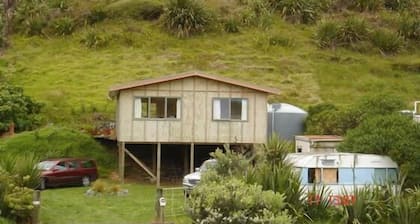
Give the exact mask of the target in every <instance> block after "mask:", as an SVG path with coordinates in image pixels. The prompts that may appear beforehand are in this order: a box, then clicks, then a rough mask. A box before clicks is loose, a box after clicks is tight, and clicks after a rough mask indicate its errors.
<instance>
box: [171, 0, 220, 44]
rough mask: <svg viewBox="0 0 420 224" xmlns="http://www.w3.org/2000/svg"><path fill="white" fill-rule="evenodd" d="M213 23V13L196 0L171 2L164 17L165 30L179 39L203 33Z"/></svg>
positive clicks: (175, 0)
mask: <svg viewBox="0 0 420 224" xmlns="http://www.w3.org/2000/svg"><path fill="white" fill-rule="evenodd" d="M212 23H213V16H212V15H211V13H210V12H209V11H207V9H206V8H205V7H204V5H203V4H202V3H201V1H195V0H170V1H169V3H168V5H167V10H166V12H165V13H164V16H163V24H164V26H165V28H166V29H167V30H168V31H169V32H171V33H173V34H174V35H176V36H177V37H189V36H191V35H194V34H198V33H203V32H205V31H207V30H208V29H210V26H211V25H212Z"/></svg>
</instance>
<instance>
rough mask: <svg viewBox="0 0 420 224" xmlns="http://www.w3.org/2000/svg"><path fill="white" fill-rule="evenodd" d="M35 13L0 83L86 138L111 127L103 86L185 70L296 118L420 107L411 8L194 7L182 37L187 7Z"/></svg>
mask: <svg viewBox="0 0 420 224" xmlns="http://www.w3.org/2000/svg"><path fill="white" fill-rule="evenodd" d="M27 2H30V1H21V2H20V4H24V3H25V4H26V3H27ZM36 2H38V3H35V4H38V6H39V5H42V4H44V6H45V8H42V7H35V6H31V5H30V4H29V3H27V4H28V5H26V7H27V8H30V7H32V8H30V9H32V10H28V11H24V9H20V10H21V11H18V12H19V13H21V14H19V13H17V14H16V15H15V20H16V21H15V25H14V26H15V27H14V34H13V36H12V38H11V47H10V48H9V49H7V51H6V52H5V54H4V55H3V56H1V58H0V72H1V74H0V76H3V77H5V78H6V79H7V80H9V81H11V82H12V83H13V84H15V85H18V86H22V87H23V88H24V90H25V93H26V94H27V95H29V96H31V97H33V98H34V99H35V100H37V101H40V102H42V103H44V104H45V106H44V108H43V115H44V121H45V123H60V124H65V125H68V126H73V127H77V128H90V127H89V126H90V125H91V123H92V121H93V120H98V119H99V120H100V119H113V113H114V106H115V105H114V102H113V101H112V100H110V99H109V98H108V97H107V91H108V89H109V87H110V86H112V85H114V84H118V83H123V82H127V81H132V80H136V79H145V78H151V77H157V76H162V75H168V74H174V73H178V72H184V71H189V70H201V71H204V72H206V73H210V74H213V73H214V74H218V75H223V76H227V77H231V78H235V79H240V80H243V81H248V82H252V83H255V84H259V85H266V86H271V87H275V88H277V89H279V90H280V95H279V96H273V97H271V98H270V101H271V102H288V103H292V104H295V105H299V106H302V107H304V108H307V107H308V106H309V105H313V104H317V103H321V102H328V103H334V104H339V105H340V104H341V105H342V104H348V103H351V102H353V101H355V100H357V99H359V98H360V97H361V96H364V95H366V94H370V93H376V92H387V93H389V94H392V95H398V96H400V97H401V98H402V99H404V101H405V102H406V105H407V108H410V109H411V104H412V102H413V101H414V100H419V93H420V50H419V49H420V38H419V36H420V31H419V30H420V28H419V26H420V25H419V24H420V22H419V21H420V20H419V17H418V15H419V13H418V11H416V10H417V9H418V7H417V6H416V5H415V3H416V1H415V0H413V1H410V0H405V1H392V0H385V1H379V0H378V1H375V0H373V1H363V0H352V1H340V0H335V1H334V0H323V1H314V0H298V1H289V0H278V1H276V0H269V1H268V0H267V1H263V0H258V1H257V0H255V1H251V0H249V1H246V0H237V1H235V0H211V1H204V3H203V2H199V1H198V3H197V2H196V1H193V2H195V3H194V4H197V5H194V6H193V7H192V8H194V7H196V8H199V9H200V10H202V11H200V10H199V13H202V14H196V15H192V16H191V17H189V18H198V19H197V20H194V21H193V23H192V24H193V25H191V27H196V28H197V29H192V30H189V28H188V26H187V27H182V26H180V25H179V23H180V22H179V21H178V20H176V19H174V16H173V15H172V17H171V12H172V13H173V12H174V11H173V10H174V8H171V4H173V5H175V6H177V4H178V5H179V4H180V2H184V3H185V2H186V3H185V4H189V3H188V2H191V0H178V1H176V0H172V1H169V2H170V3H167V2H166V1H151V0H150V1H144V0H119V1H116V0H115V1H111V0H96V1H77V0H74V1H72V0H67V1H66V0H62V1H58V0H49V1H47V0H38V1H36ZM395 2H398V4H397V3H395ZM401 2H403V3H407V5H404V4H403V3H401ZM41 3H42V4H41ZM298 3H299V4H300V5H297V4H298ZM391 3H395V4H397V5H390V4H391ZM20 6H22V5H20ZM44 6H43V7H44ZM305 7H312V8H309V9H311V10H312V11H311V10H309V11H308V10H305V9H306V8H305ZM416 7H417V8H416ZM294 9H296V10H294ZM171 10H172V11H171ZM175 12H176V11H175ZM308 12H309V14H308ZM312 12H313V13H312ZM25 13H26V14H25ZM203 13H204V14H203ZM22 15H23V16H22ZM28 15H29V16H28ZM175 15H179V13H175ZM200 16H202V17H200ZM171 19H172V20H171ZM199 19H201V20H199ZM194 22H197V23H194ZM171 24H172V25H174V24H175V26H174V27H175V28H174V27H173V26H171ZM404 24H405V25H404Z"/></svg>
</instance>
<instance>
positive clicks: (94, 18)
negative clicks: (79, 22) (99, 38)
mask: <svg viewBox="0 0 420 224" xmlns="http://www.w3.org/2000/svg"><path fill="white" fill-rule="evenodd" d="M107 16H108V15H107V13H106V11H105V10H104V9H102V8H96V9H93V10H91V11H90V12H89V14H88V15H87V17H86V22H87V24H89V25H93V24H95V23H99V22H102V21H104V20H105V19H106V18H107Z"/></svg>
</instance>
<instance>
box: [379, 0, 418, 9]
mask: <svg viewBox="0 0 420 224" xmlns="http://www.w3.org/2000/svg"><path fill="white" fill-rule="evenodd" d="M384 6H385V8H387V9H391V10H395V11H399V10H405V9H409V8H410V7H411V6H413V1H412V0H385V2H384Z"/></svg>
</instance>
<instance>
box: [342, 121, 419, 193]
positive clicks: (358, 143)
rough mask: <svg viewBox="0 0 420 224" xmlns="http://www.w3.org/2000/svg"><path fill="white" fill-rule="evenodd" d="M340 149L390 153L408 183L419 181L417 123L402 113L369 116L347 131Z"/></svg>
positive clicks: (388, 154) (413, 183)
mask: <svg viewBox="0 0 420 224" xmlns="http://www.w3.org/2000/svg"><path fill="white" fill-rule="evenodd" d="M339 150H340V151H346V152H362V153H374V154H380V155H387V156H390V157H391V158H392V159H393V160H394V161H396V162H397V163H398V164H399V166H400V169H401V171H403V172H404V173H406V174H407V182H406V184H407V185H408V186H410V185H415V184H418V183H420V175H419V173H418V170H420V125H419V124H417V123H415V122H413V120H412V119H410V118H407V117H405V116H402V115H397V114H391V115H382V116H372V117H369V118H367V119H365V120H364V121H363V122H362V123H361V124H360V125H359V126H358V127H357V128H355V129H353V130H350V131H349V132H348V134H347V136H346V138H345V139H344V142H343V143H342V144H341V145H340V146H339Z"/></svg>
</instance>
